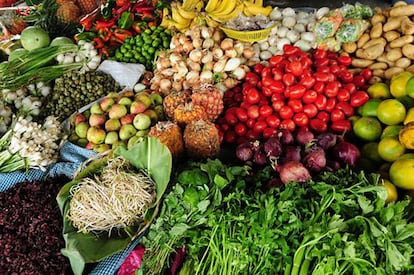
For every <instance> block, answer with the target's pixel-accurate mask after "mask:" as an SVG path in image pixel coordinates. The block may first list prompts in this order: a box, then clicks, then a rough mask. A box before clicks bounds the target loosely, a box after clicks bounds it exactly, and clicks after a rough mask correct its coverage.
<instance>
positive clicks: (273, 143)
mask: <svg viewBox="0 0 414 275" xmlns="http://www.w3.org/2000/svg"><path fill="white" fill-rule="evenodd" d="M263 150H264V152H265V153H266V156H268V157H270V158H278V157H280V155H281V154H282V144H281V143H280V140H279V138H277V137H271V138H269V139H268V140H266V141H265V142H264V143H263Z"/></svg>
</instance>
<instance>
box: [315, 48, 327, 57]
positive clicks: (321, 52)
mask: <svg viewBox="0 0 414 275" xmlns="http://www.w3.org/2000/svg"><path fill="white" fill-rule="evenodd" d="M326 56H327V52H326V51H325V50H323V49H317V50H315V51H314V52H313V57H314V58H315V59H322V58H326Z"/></svg>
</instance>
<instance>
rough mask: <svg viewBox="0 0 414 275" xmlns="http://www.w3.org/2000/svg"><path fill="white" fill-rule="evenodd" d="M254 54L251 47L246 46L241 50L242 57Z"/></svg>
mask: <svg viewBox="0 0 414 275" xmlns="http://www.w3.org/2000/svg"><path fill="white" fill-rule="evenodd" d="M255 55H256V53H255V52H254V51H253V49H251V48H246V49H244V50H243V57H244V58H246V59H250V58H253V57H254V56H255Z"/></svg>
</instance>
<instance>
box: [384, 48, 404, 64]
mask: <svg viewBox="0 0 414 275" xmlns="http://www.w3.org/2000/svg"><path fill="white" fill-rule="evenodd" d="M385 56H386V58H387V59H388V60H389V61H392V62H394V61H397V60H398V59H400V58H401V57H402V52H401V49H400V48H397V49H392V50H389V51H388V52H386V53H385Z"/></svg>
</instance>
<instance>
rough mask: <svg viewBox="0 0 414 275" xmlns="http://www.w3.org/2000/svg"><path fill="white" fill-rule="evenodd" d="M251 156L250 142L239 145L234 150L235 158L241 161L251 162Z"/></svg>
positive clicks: (252, 152)
mask: <svg viewBox="0 0 414 275" xmlns="http://www.w3.org/2000/svg"><path fill="white" fill-rule="evenodd" d="M253 154H254V151H253V145H252V144H251V143H250V142H244V143H241V144H239V145H238V146H237V148H236V157H237V158H238V159H239V160H241V161H248V160H251V159H252V158H253Z"/></svg>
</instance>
